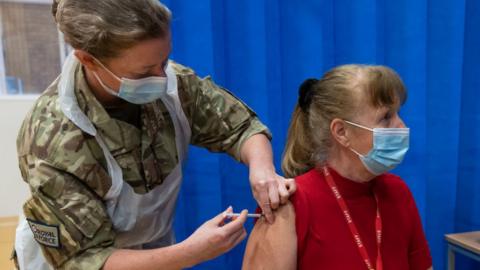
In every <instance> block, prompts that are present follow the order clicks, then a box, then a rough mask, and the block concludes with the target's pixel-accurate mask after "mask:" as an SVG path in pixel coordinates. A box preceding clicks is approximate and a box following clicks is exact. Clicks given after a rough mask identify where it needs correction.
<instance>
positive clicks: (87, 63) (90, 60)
mask: <svg viewBox="0 0 480 270" xmlns="http://www.w3.org/2000/svg"><path fill="white" fill-rule="evenodd" d="M73 54H74V55H75V56H76V57H77V59H78V61H80V63H82V65H83V66H84V67H86V68H88V69H89V70H91V71H94V72H96V71H97V70H98V69H99V68H100V65H99V64H98V63H97V61H95V58H94V57H93V56H92V55H91V54H89V53H87V52H85V51H82V50H75V51H74V52H73Z"/></svg>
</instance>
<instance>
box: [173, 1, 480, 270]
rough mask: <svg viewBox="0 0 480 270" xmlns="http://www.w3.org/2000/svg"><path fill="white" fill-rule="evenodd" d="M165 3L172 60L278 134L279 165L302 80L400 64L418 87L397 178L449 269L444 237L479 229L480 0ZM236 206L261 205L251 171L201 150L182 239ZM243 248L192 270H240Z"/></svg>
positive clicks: (408, 111) (190, 179)
mask: <svg viewBox="0 0 480 270" xmlns="http://www.w3.org/2000/svg"><path fill="white" fill-rule="evenodd" d="M164 3H165V4H166V5H167V6H168V7H169V8H170V9H171V10H172V12H173V47H174V49H173V53H172V58H173V59H175V60H177V61H179V62H180V63H183V64H185V65H188V66H190V67H192V68H194V69H195V70H196V72H197V73H198V74H199V75H200V76H205V75H211V76H212V77H213V79H214V80H215V81H216V82H217V83H218V84H220V85H223V86H225V87H227V88H228V89H230V90H231V91H232V92H234V93H235V94H236V95H237V96H238V97H240V98H241V99H243V100H244V101H245V102H246V103H247V104H249V105H250V106H251V107H252V108H253V109H254V110H255V111H256V112H257V113H258V115H259V116H260V118H261V119H262V120H263V121H264V122H265V123H266V124H267V125H268V126H269V127H270V129H271V131H272V132H273V135H274V139H273V142H272V144H273V148H274V153H275V162H276V165H277V168H280V166H279V165H280V158H281V154H282V151H283V146H284V144H285V138H286V132H287V128H288V123H289V121H290V116H291V113H292V111H293V108H294V105H295V103H296V100H297V87H298V85H299V84H300V83H301V82H302V81H303V80H304V79H306V78H309V77H320V76H322V74H323V73H324V72H325V71H326V70H328V69H330V68H332V67H334V66H336V65H340V64H346V63H366V64H382V65H388V66H390V67H392V68H393V69H395V70H396V71H397V72H398V73H399V74H400V76H401V77H402V78H403V80H404V82H405V84H406V86H407V87H408V90H409V98H408V101H407V103H406V104H405V106H404V107H403V109H402V111H401V115H402V117H403V118H404V120H405V122H406V123H407V124H408V125H409V126H410V127H411V131H412V138H411V150H410V151H409V154H408V156H407V158H406V161H405V162H404V163H403V164H402V165H401V166H400V167H399V168H398V169H396V170H395V173H397V174H399V175H400V176H401V177H402V178H403V179H405V181H406V182H407V184H408V185H409V187H410V189H411V190H412V192H413V194H414V196H415V199H416V202H417V205H418V208H419V211H420V214H421V216H422V220H423V223H424V227H425V231H426V234H427V237H428V241H429V244H430V248H431V251H432V255H433V258H434V267H435V268H436V269H445V262H446V244H445V242H444V234H446V233H453V232H461V231H470V230H480V192H479V191H480V183H479V179H480V162H477V160H478V159H477V158H480V140H479V138H480V106H478V104H477V103H478V101H477V100H479V96H480V95H479V94H478V93H479V91H480V72H479V71H480V69H479V68H478V67H477V66H478V63H480V53H479V48H480V34H479V32H478V30H479V29H480V1H478V0H401V1H387V0H377V1H374V0H321V1H320V0H319V1H314V0H303V1H286V0H284V1H282V0H278V1H274V0H264V1H255V0H245V1H223V0H202V1H198V0H182V1H174V0H170V1H167V0H165V1H164ZM229 205H232V206H234V208H235V209H237V210H240V209H243V208H248V209H249V210H251V211H252V210H254V209H255V202H254V200H253V199H252V196H251V191H250V187H249V182H248V171H247V170H246V168H245V167H244V166H243V165H240V164H237V163H236V162H235V161H233V160H232V159H230V158H229V157H228V156H226V155H220V154H210V153H207V152H206V151H205V150H202V149H198V148H194V147H192V148H191V151H190V155H189V163H188V166H187V167H186V168H185V179H184V183H183V187H182V191H181V195H180V198H179V203H178V211H177V216H176V221H175V228H176V231H177V238H178V240H179V241H181V240H183V239H185V238H186V237H188V235H190V234H191V233H192V232H193V231H194V230H195V229H196V228H197V227H198V226H199V225H201V224H202V223H203V222H204V221H206V220H208V219H210V218H211V217H213V216H214V215H216V214H217V213H219V212H220V211H222V210H223V209H225V208H226V207H227V206H229ZM251 226H252V224H251V222H250V223H249V224H248V228H249V229H250V228H251ZM244 247H245V242H244V243H243V244H242V245H240V246H239V247H237V248H235V249H234V250H233V251H232V252H230V253H228V254H226V255H224V256H221V257H220V258H218V259H216V260H213V261H211V262H207V263H204V264H202V265H199V266H197V267H195V269H240V266H241V261H242V256H243V250H244ZM459 263H460V264H462V265H461V268H460V266H458V267H459V269H479V267H480V265H479V264H474V263H472V262H469V261H468V260H464V261H463V262H459Z"/></svg>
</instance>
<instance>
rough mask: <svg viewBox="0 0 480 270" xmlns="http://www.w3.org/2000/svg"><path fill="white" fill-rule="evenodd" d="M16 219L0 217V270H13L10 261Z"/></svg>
mask: <svg viewBox="0 0 480 270" xmlns="http://www.w3.org/2000/svg"><path fill="white" fill-rule="evenodd" d="M17 223H18V217H0V269H5V270H10V269H15V267H14V266H13V263H12V262H11V261H10V256H11V254H12V249H13V242H14V241H15V228H16V227H17Z"/></svg>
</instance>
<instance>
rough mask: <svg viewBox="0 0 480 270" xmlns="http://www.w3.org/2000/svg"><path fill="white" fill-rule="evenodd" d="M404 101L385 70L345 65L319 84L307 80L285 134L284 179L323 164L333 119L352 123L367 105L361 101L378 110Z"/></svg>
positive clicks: (394, 79)
mask: <svg viewBox="0 0 480 270" xmlns="http://www.w3.org/2000/svg"><path fill="white" fill-rule="evenodd" d="M360 95H361V96H362V97H363V99H361V98H359V97H360ZM406 98H407V92H406V89H405V87H404V85H403V82H402V80H401V79H400V77H399V76H398V75H397V73H395V71H393V70H392V69H390V68H388V67H384V66H369V65H344V66H339V67H336V68H334V69H332V70H330V71H328V72H327V73H325V75H324V76H323V77H322V78H321V79H320V80H316V79H308V80H306V81H305V82H304V83H303V84H302V85H301V86H300V89H299V99H298V104H297V106H296V107H295V111H294V112H293V116H292V120H291V123H290V127H289V130H288V137H287V144H286V146H285V151H284V154H283V160H282V170H283V172H284V174H285V176H286V177H295V176H298V175H300V174H303V173H305V172H307V171H308V170H310V169H312V168H313V167H315V165H316V164H319V163H323V162H325V160H326V159H327V155H328V151H329V149H330V148H331V146H332V142H333V141H332V140H333V138H332V137H331V133H330V123H331V122H332V120H333V119H335V118H339V119H345V120H348V119H352V117H353V116H354V114H355V113H357V112H358V110H359V109H360V108H361V106H362V105H366V104H360V103H361V100H366V101H367V102H368V103H369V105H370V106H373V107H374V108H378V107H390V106H394V105H400V104H403V103H404V102H405V100H406Z"/></svg>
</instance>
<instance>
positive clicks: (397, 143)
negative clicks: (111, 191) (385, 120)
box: [345, 120, 410, 175]
mask: <svg viewBox="0 0 480 270" xmlns="http://www.w3.org/2000/svg"><path fill="white" fill-rule="evenodd" d="M345 122H347V123H348V124H350V125H353V126H356V127H359V128H363V129H366V130H369V131H372V132H373V148H372V149H371V150H370V151H369V152H368V154H367V155H362V154H360V153H358V152H357V151H355V150H354V149H352V148H350V150H352V151H353V152H354V153H355V154H357V155H358V157H359V158H360V160H361V161H362V163H363V165H364V166H365V168H366V169H367V170H368V171H370V172H371V173H372V174H374V175H380V174H382V173H385V172H388V171H390V170H392V169H393V168H395V167H396V166H397V165H398V164H400V163H402V161H403V158H404V156H405V154H406V153H407V151H408V147H409V138H410V129H409V128H373V129H372V128H368V127H365V126H362V125H359V124H356V123H353V122H350V121H346V120H345Z"/></svg>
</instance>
